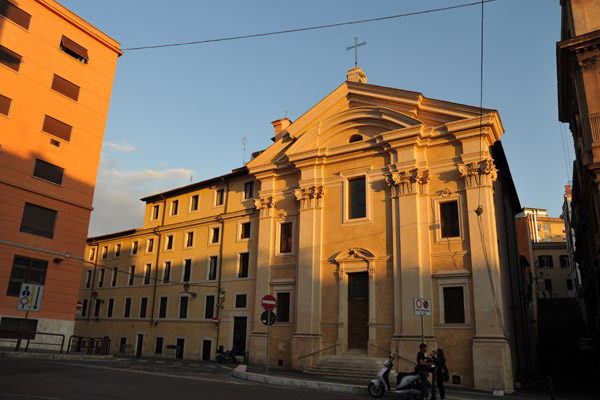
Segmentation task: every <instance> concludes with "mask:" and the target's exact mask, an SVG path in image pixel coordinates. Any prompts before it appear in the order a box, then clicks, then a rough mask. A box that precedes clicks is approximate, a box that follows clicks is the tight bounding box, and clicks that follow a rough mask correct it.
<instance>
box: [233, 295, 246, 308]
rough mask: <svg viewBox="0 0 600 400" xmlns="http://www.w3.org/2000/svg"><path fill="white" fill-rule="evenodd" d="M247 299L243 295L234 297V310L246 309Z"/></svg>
mask: <svg viewBox="0 0 600 400" xmlns="http://www.w3.org/2000/svg"><path fill="white" fill-rule="evenodd" d="M247 298H248V296H246V295H245V294H236V295H235V308H246V304H247Z"/></svg>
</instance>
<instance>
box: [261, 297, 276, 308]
mask: <svg viewBox="0 0 600 400" xmlns="http://www.w3.org/2000/svg"><path fill="white" fill-rule="evenodd" d="M260 304H261V305H262V308H264V309H265V310H272V309H274V308H275V306H277V299H275V297H273V296H271V295H270V294H268V295H266V296H265V297H263V298H262V301H261V302H260Z"/></svg>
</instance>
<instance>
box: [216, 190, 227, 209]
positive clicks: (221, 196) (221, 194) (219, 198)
mask: <svg viewBox="0 0 600 400" xmlns="http://www.w3.org/2000/svg"><path fill="white" fill-rule="evenodd" d="M224 201H225V189H217V190H216V191H215V206H222V205H223V203H224Z"/></svg>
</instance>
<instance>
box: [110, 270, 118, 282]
mask: <svg viewBox="0 0 600 400" xmlns="http://www.w3.org/2000/svg"><path fill="white" fill-rule="evenodd" d="M118 276H119V268H118V267H114V268H113V270H112V279H111V281H110V286H112V287H115V286H117V277H118Z"/></svg>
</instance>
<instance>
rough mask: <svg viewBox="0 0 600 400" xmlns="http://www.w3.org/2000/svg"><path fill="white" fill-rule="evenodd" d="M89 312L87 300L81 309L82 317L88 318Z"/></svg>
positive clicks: (84, 300)
mask: <svg viewBox="0 0 600 400" xmlns="http://www.w3.org/2000/svg"><path fill="white" fill-rule="evenodd" d="M87 311H88V300H87V299H83V304H82V307H81V316H82V317H85V316H87Z"/></svg>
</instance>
